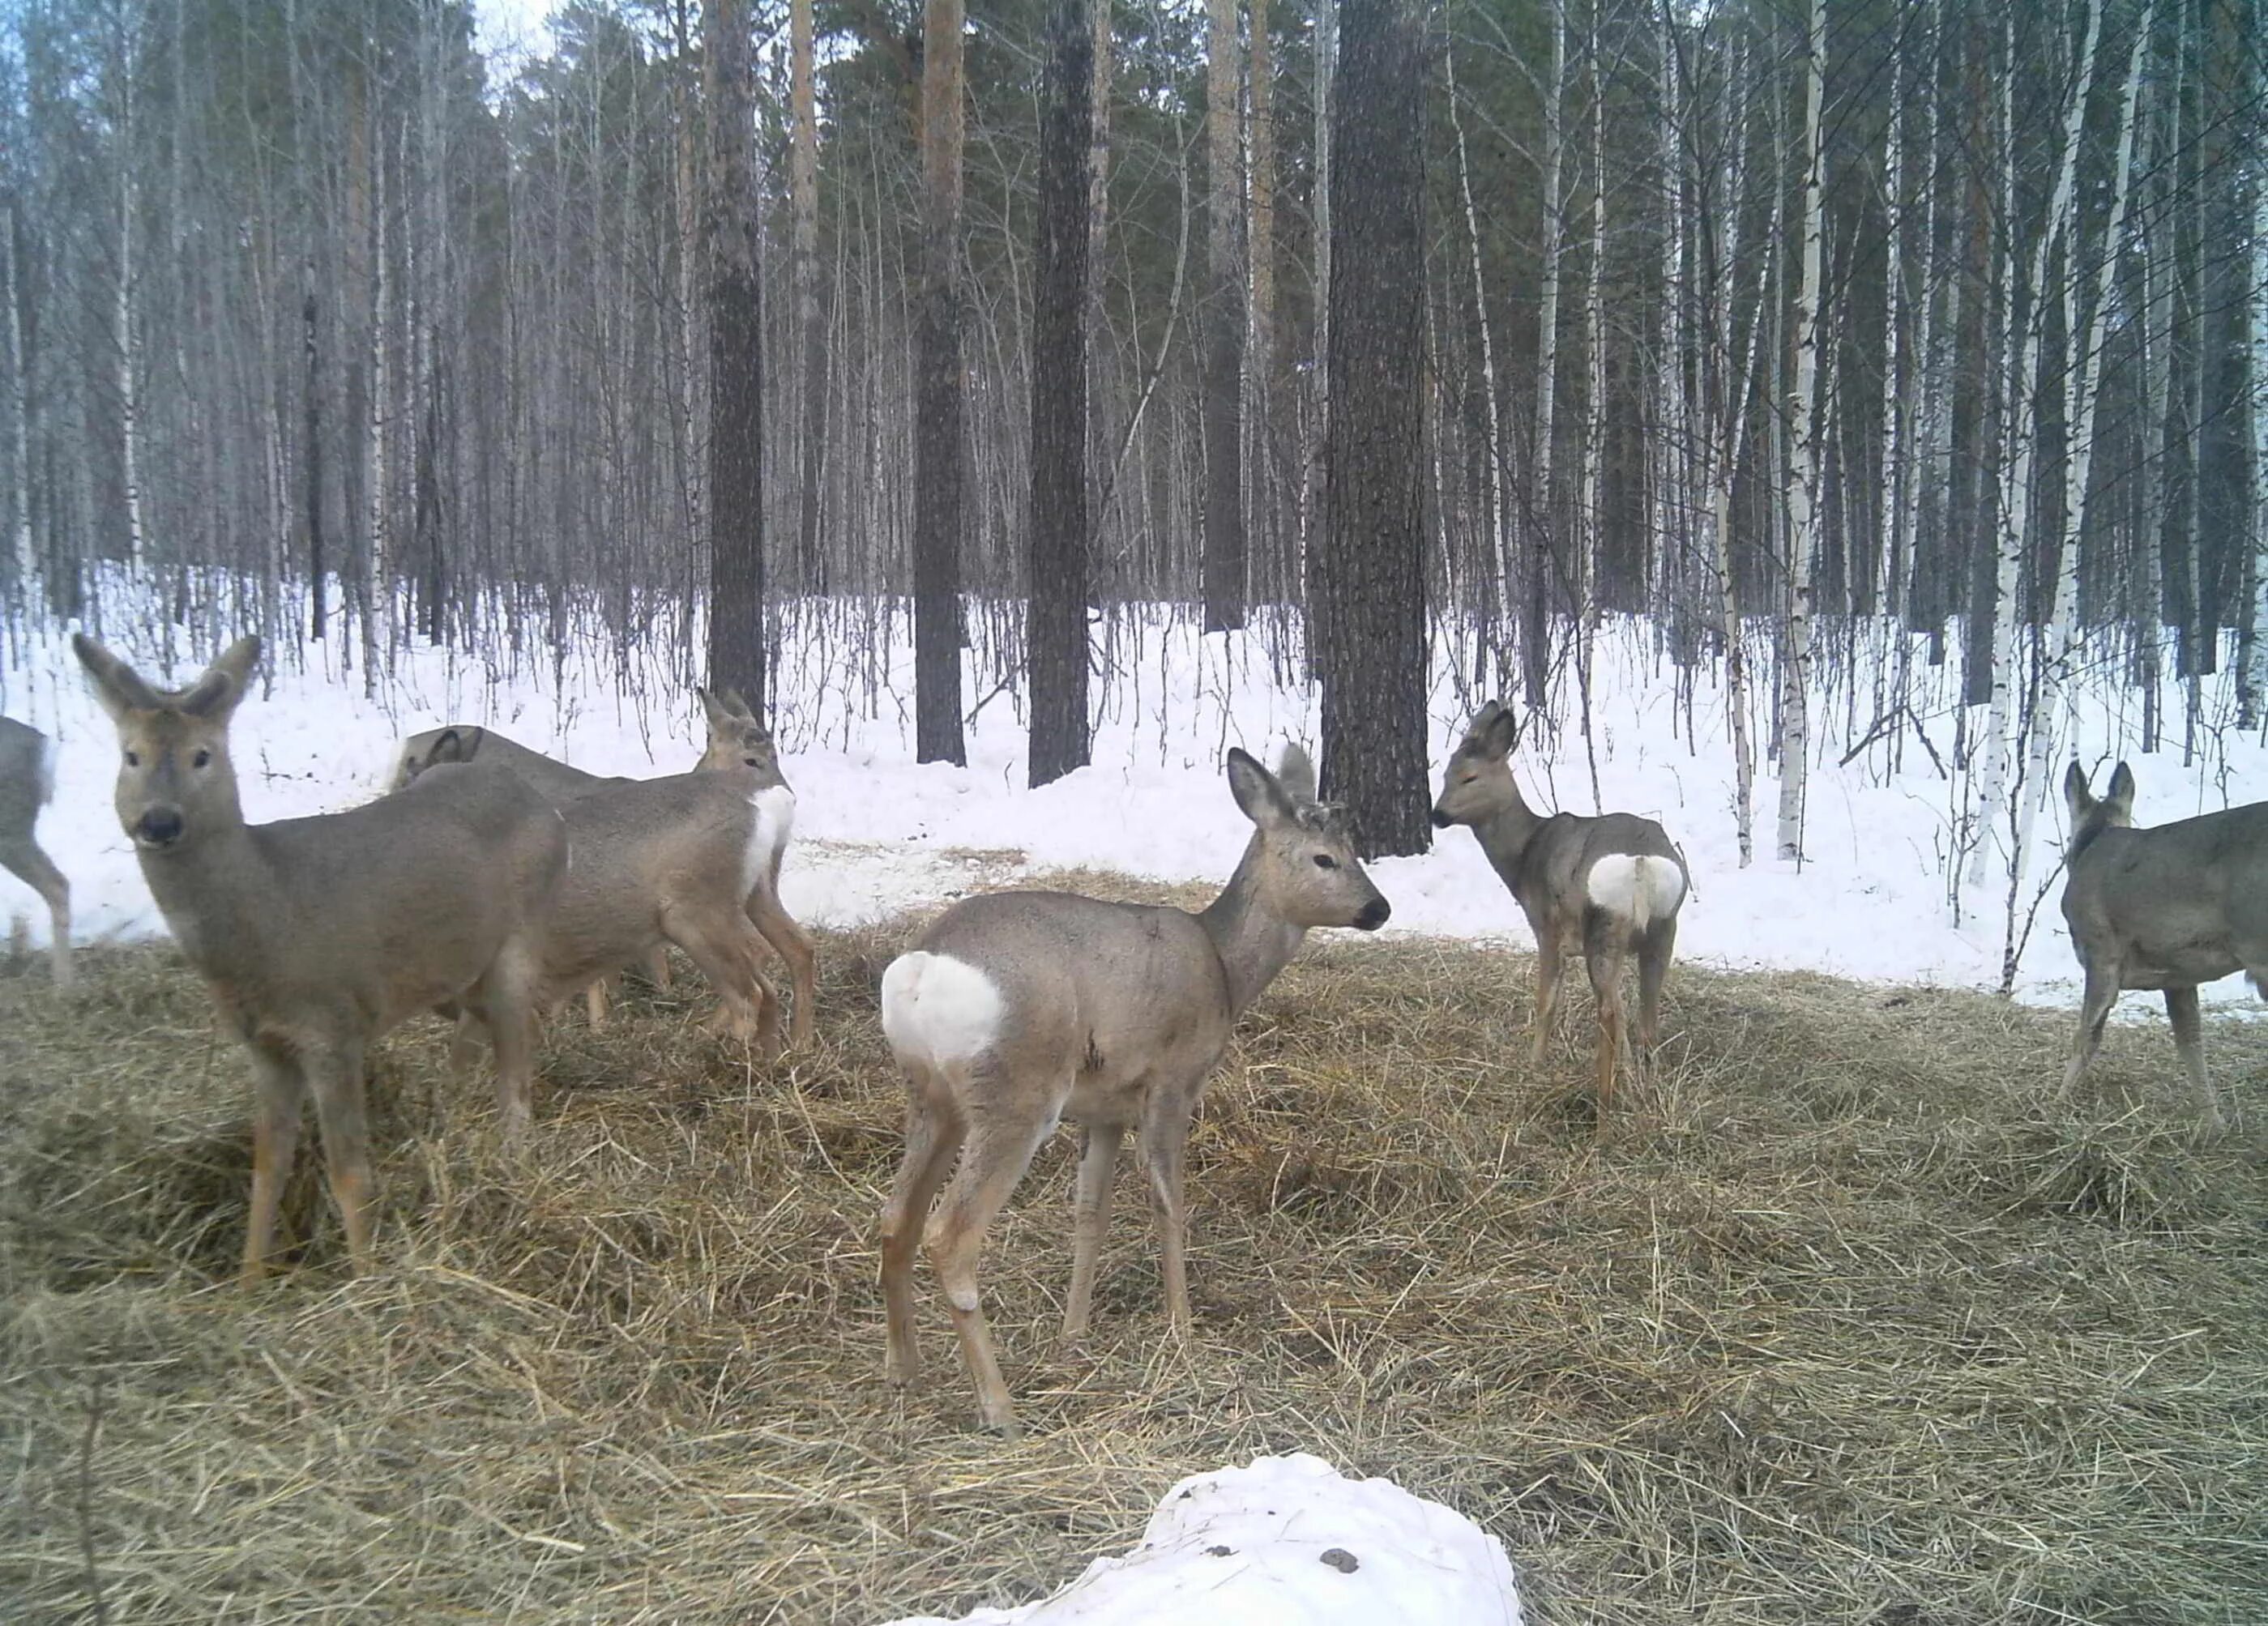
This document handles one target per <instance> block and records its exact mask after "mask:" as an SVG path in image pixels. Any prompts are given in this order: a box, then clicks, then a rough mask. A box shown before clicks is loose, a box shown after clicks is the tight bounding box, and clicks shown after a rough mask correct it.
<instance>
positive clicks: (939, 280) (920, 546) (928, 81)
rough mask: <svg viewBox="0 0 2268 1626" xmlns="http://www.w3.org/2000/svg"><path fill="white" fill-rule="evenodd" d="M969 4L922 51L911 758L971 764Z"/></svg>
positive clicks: (931, 13) (934, 2) (949, 2)
mask: <svg viewBox="0 0 2268 1626" xmlns="http://www.w3.org/2000/svg"><path fill="white" fill-rule="evenodd" d="M961 19H962V11H961V0H927V8H926V11H925V13H924V26H923V35H922V39H923V48H922V96H921V108H922V130H921V146H922V179H923V193H924V196H923V233H922V287H921V296H920V308H919V311H918V313H917V318H916V325H915V335H914V352H915V363H914V372H915V378H914V402H915V414H914V754H915V758H916V760H917V761H924V762H937V761H946V762H953V763H956V764H958V763H963V762H966V761H968V754H967V747H966V746H965V745H964V743H963V741H962V737H961V538H962V532H963V530H964V528H965V526H966V525H967V520H966V519H965V503H966V498H965V496H964V487H965V485H966V473H965V465H964V463H963V454H962V446H961V418H962V413H963V389H962V383H961V267H960V256H961V132H962V129H963V124H964V114H963V110H962V107H961V94H962V90H961Z"/></svg>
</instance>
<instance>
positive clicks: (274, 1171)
mask: <svg viewBox="0 0 2268 1626" xmlns="http://www.w3.org/2000/svg"><path fill="white" fill-rule="evenodd" d="M252 1071H253V1088H254V1100H253V1117H252V1207H251V1210H250V1213H249V1215H248V1216H247V1221H246V1225H245V1231H244V1266H243V1269H242V1272H241V1274H240V1275H239V1278H238V1279H239V1281H240V1282H241V1283H242V1284H243V1285H244V1286H246V1287H254V1286H257V1285H258V1284H259V1283H260V1280H261V1277H264V1276H266V1275H267V1274H268V1251H269V1245H270V1244H271V1243H272V1242H273V1241H274V1240H275V1238H276V1210H277V1209H278V1208H280V1207H281V1206H282V1204H283V1202H284V1181H287V1180H289V1179H291V1162H292V1159H294V1158H296V1157H297V1156H298V1151H299V1112H300V1108H301V1107H302V1105H303V1104H304V1102H305V1100H306V1094H305V1090H304V1086H303V1085H302V1083H301V1080H300V1077H299V1070H298V1068H297V1067H296V1066H294V1065H293V1064H292V1063H291V1062H289V1061H287V1060H285V1059H284V1057H282V1056H277V1055H276V1054H274V1053H273V1052H271V1051H268V1050H263V1049H257V1048H255V1049H254V1051H253V1052H252Z"/></svg>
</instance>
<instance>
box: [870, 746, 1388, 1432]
mask: <svg viewBox="0 0 2268 1626" xmlns="http://www.w3.org/2000/svg"><path fill="white" fill-rule="evenodd" d="M1228 782H1229V786H1230V788H1231V790H1232V791H1233V792H1234V793H1235V797H1236V801H1237V806H1240V807H1241V808H1242V809H1243V810H1244V813H1245V816H1246V817H1248V818H1249V819H1250V820H1252V822H1253V825H1254V827H1255V828H1254V831H1253V835H1252V839H1251V841H1250V842H1249V843H1248V845H1247V846H1246V848H1245V850H1244V857H1243V860H1242V862H1241V863H1240V864H1239V865H1237V867H1236V872H1235V873H1234V874H1233V876H1232V877H1230V879H1229V882H1228V885H1227V886H1226V887H1225V888H1224V889H1223V890H1222V892H1221V894H1220V895H1219V897H1218V898H1216V899H1215V900H1214V901H1212V903H1211V906H1209V907H1208V908H1207V909H1205V910H1204V912H1203V913H1202V914H1197V915H1192V914H1189V912H1187V911H1186V910H1182V909H1169V908H1157V907H1152V906H1148V905H1142V904H1131V903H1107V902H1102V901H1098V900H1096V899H1094V898H1085V897H1079V896H1076V895H1074V894H1069V893H1061V892H1002V893H992V894H985V895H982V896H978V897H973V898H967V899H964V900H962V901H961V902H959V903H956V904H954V906H953V907H952V908H951V909H947V910H946V912H945V913H944V915H943V916H940V917H939V919H938V920H937V922H936V923H934V924H932V926H931V927H930V928H929V930H928V931H925V932H924V933H923V934H922V936H921V938H920V939H919V940H918V942H917V945H915V946H914V947H913V948H911V949H909V951H907V952H906V953H903V954H901V955H899V956H898V958H897V959H895V960H893V961H891V962H890V967H889V969H888V970H887V972H885V973H884V974H883V977H882V1031H883V1033H884V1034H885V1035H886V1036H887V1039H888V1041H889V1044H890V1049H891V1051H892V1053H893V1054H894V1055H895V1056H896V1058H897V1062H898V1065H899V1067H900V1068H901V1069H902V1071H903V1072H904V1074H905V1084H906V1151H905V1159H904V1161H903V1162H902V1164H901V1165H900V1166H899V1169H898V1176H897V1182H896V1184H895V1187H894V1188H893V1189H892V1191H891V1194H890V1198H889V1203H888V1205H887V1207H886V1208H885V1209H884V1210H883V1213H882V1271H881V1276H882V1295H883V1302H884V1305H885V1307H886V1311H887V1318H888V1325H889V1332H888V1339H889V1344H888V1365H887V1372H888V1376H889V1378H890V1380H891V1381H893V1382H895V1383H897V1384H900V1385H904V1384H909V1383H910V1382H912V1381H913V1380H914V1379H915V1377H916V1376H917V1372H918V1370H919V1365H920V1357H919V1351H918V1349H917V1343H916V1339H915V1335H914V1305H913V1265H914V1248H915V1245H916V1243H917V1241H919V1240H924V1238H925V1240H926V1241H927V1245H928V1252H929V1256H930V1262H931V1264H932V1267H933V1268H934V1269H936V1271H937V1274H938V1279H939V1282H940V1283H941V1284H943V1286H944V1288H945V1294H946V1302H947V1304H948V1306H950V1308H951V1311H952V1315H953V1324H954V1330H955V1332H957V1333H958V1334H959V1335H960V1340H961V1355H962V1357H964V1358H965V1359H966V1361H967V1363H968V1370H969V1373H970V1375H971V1376H972V1377H973V1378H974V1379H975V1380H976V1395H977V1408H978V1410H979V1413H980V1414H981V1416H982V1417H983V1422H984V1424H985V1425H986V1426H987V1427H989V1428H992V1429H997V1430H999V1431H1002V1432H1004V1433H1011V1434H1013V1432H1014V1431H1015V1427H1016V1421H1015V1411H1014V1408H1013V1405H1012V1404H1011V1402H1010V1401H1009V1397H1008V1388H1007V1385H1006V1384H1005V1383H1004V1382H1003V1381H1002V1380H1001V1377H1000V1364H999V1360H998V1357H997V1356H996V1355H995V1353H994V1351H993V1347H992V1336H991V1333H990V1329H989V1328H988V1327H987V1326H986V1324H985V1320H984V1313H983V1308H982V1306H981V1304H980V1302H979V1299H978V1295H977V1286H976V1263H977V1256H978V1254H979V1253H980V1252H981V1251H982V1249H983V1244H984V1233H985V1231H986V1229H987V1228H988V1227H989V1226H990V1225H991V1223H992V1220H993V1218H994V1217H995V1216H996V1215H998V1213H999V1211H1000V1209H1001V1206H1002V1205H1003V1204H1004V1203H1006V1201H1007V1200H1008V1195H1009V1193H1010V1192H1012V1191H1013V1190H1014V1189H1015V1188H1016V1185H1017V1182H1018V1181H1021V1180H1022V1179H1023V1177H1024V1171H1025V1170H1026V1169H1027V1167H1028V1166H1030V1164H1031V1160H1032V1154H1033V1153H1034V1152H1035V1151H1037V1150H1038V1148H1039V1144H1040V1143H1041V1142H1042V1140H1044V1139H1045V1138H1046V1137H1048V1135H1049V1133H1050V1132H1052V1131H1053V1129H1055V1127H1056V1124H1057V1122H1058V1121H1059V1120H1061V1119H1063V1118H1070V1119H1071V1120H1072V1121H1073V1122H1077V1123H1078V1124H1079V1125H1080V1126H1081V1128H1082V1129H1083V1131H1084V1144H1083V1147H1082V1150H1081V1151H1080V1155H1079V1179H1078V1189H1077V1196H1076V1199H1075V1218H1074V1225H1073V1234H1072V1252H1071V1292H1070V1296H1069V1299H1068V1300H1067V1301H1066V1303H1065V1305H1064V1321H1063V1331H1064V1337H1065V1338H1073V1337H1077V1336H1078V1335H1079V1334H1081V1333H1083V1332H1084V1331H1086V1323H1087V1314H1088V1307H1089V1305H1090V1304H1091V1302H1092V1299H1093V1294H1094V1273H1095V1262H1096V1259H1097V1256H1098V1255H1099V1254H1101V1247H1102V1239H1103V1234H1104V1232H1105V1231H1106V1230H1107V1228H1108V1223H1109V1213H1110V1188H1111V1178H1112V1175H1113V1174H1114V1173H1115V1171H1116V1166H1117V1158H1118V1146H1119V1141H1120V1138H1121V1137H1123V1135H1124V1133H1125V1132H1126V1130H1127V1129H1130V1128H1131V1129H1135V1130H1136V1131H1137V1133H1138V1136H1139V1144H1140V1148H1141V1151H1142V1154H1143V1158H1144V1160H1145V1162H1146V1164H1147V1165H1148V1168H1149V1174H1150V1191H1151V1198H1152V1209H1153V1211H1154V1213H1155V1215H1156V1220H1157V1229H1158V1243H1159V1248H1160V1254H1161V1256H1162V1276H1163V1278H1164V1284H1165V1299H1166V1313H1167V1317H1168V1318H1169V1319H1170V1321H1171V1322H1172V1324H1173V1326H1174V1327H1175V1328H1176V1329H1179V1328H1184V1327H1186V1326H1187V1325H1188V1323H1189V1283H1188V1278H1187V1275H1186V1273H1185V1270H1184V1268H1183V1264H1182V1245H1183V1233H1184V1231H1185V1229H1186V1217H1185V1210H1184V1209H1183V1206H1182V1155H1183V1151H1184V1147H1185V1144H1186V1143H1187V1141H1188V1138H1189V1118H1190V1115H1191V1114H1192V1113H1194V1112H1195V1111H1196V1109H1197V1099H1198V1097H1199V1095H1200V1094H1201V1093H1203V1091H1204V1085H1205V1081H1206V1079H1207V1078H1208V1077H1209V1076H1210V1075H1211V1072H1212V1070H1213V1068H1214V1067H1215V1066H1216V1065H1218V1064H1219V1061H1220V1057H1221V1053H1222V1052H1223V1051H1224V1050H1225V1049H1226V1048H1227V1046H1228V1040H1229V1035H1230V1033H1231V1031H1232V1030H1233V1028H1234V1026H1235V1024H1236V1019H1237V1018H1238V1017H1239V1016H1240V1015H1241V1014H1242V1013H1243V1012H1244V1011H1245V1009H1246V1007H1248V1005H1250V1004H1251V1003H1252V1002H1253V1000H1254V999H1256V998H1257V997H1259V995H1260V993H1261V990H1263V989H1265V988H1266V987H1267V986H1268V985H1269V983H1270V982H1273V981H1274V980H1275V978H1276V975H1277V973H1278V972H1279V971H1281V970H1282V969H1283V968H1284V967H1285V964H1286V963H1287V962H1289V960H1291V958H1292V955H1293V954H1294V953H1298V951H1299V947H1300V941H1301V939H1302V938H1305V937H1306V936H1307V931H1308V930H1309V929H1310V928H1311V927H1315V926H1353V927H1357V928H1359V929H1360V930H1362V931H1373V930H1375V929H1376V928H1377V927H1378V926H1379V925H1381V923H1384V921H1385V920H1386V918H1387V916H1388V912H1389V910H1388V904H1387V901H1386V900H1385V899H1384V898H1383V897H1381V895H1380V894H1379V892H1378V889H1377V887H1373V885H1372V884H1371V881H1370V878H1369V877H1368V876H1367V875H1366V874H1365V873H1364V872H1363V869H1362V865H1361V864H1360V862H1359V861H1358V859H1357V858H1356V857H1355V853H1354V850H1353V849H1352V847H1351V846H1350V845H1349V844H1348V841H1347V837H1346V835H1345V834H1344V831H1343V830H1342V829H1341V828H1339V825H1338V822H1337V819H1336V818H1335V817H1334V816H1333V814H1332V813H1330V812H1329V811H1328V810H1327V809H1325V808H1322V807H1320V806H1317V805H1316V804H1315V800H1314V794H1315V784H1314V769H1313V768H1311V767H1310V766H1309V765H1308V761H1307V755H1306V754H1305V753H1304V752H1301V751H1300V750H1299V749H1298V748H1297V747H1293V748H1292V749H1291V750H1288V751H1286V752H1285V755H1284V761H1283V764H1282V766H1281V768H1280V769H1278V773H1276V774H1270V772H1269V771H1268V770H1267V769H1265V768H1263V767H1262V766H1261V765H1260V763H1258V762H1257V761H1254V760H1253V759H1252V758H1251V757H1249V756H1248V755H1246V754H1244V753H1243V752H1242V751H1231V752H1230V753H1229V754H1228ZM956 1156H958V1157H959V1159H960V1165H959V1167H958V1169H957V1170H956V1169H955V1167H954V1158H955V1157H956ZM948 1173H950V1174H952V1175H953V1183H952V1185H951V1186H950V1187H948V1188H946V1191H945V1195H944V1197H943V1200H942V1201H941V1202H939V1203H938V1207H937V1211H936V1213H935V1214H934V1215H932V1214H931V1212H930V1204H931V1201H932V1198H934V1197H935V1196H937V1193H938V1189H939V1187H940V1186H942V1185H944V1183H945V1180H946V1174H948ZM924 1221H926V1224H925V1225H924Z"/></svg>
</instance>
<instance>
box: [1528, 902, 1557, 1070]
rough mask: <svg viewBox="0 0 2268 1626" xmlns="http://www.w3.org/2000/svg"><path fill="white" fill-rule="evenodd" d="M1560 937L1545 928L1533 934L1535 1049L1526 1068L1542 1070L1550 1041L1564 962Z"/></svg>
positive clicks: (1555, 932) (1547, 926)
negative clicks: (1546, 1047) (1545, 1049)
mask: <svg viewBox="0 0 2268 1626" xmlns="http://www.w3.org/2000/svg"><path fill="white" fill-rule="evenodd" d="M1561 950H1562V945H1561V943H1560V941H1559V934H1558V933H1557V931H1553V930H1552V929H1551V928H1550V926H1549V925H1548V924H1547V925H1546V926H1545V927H1544V928H1543V930H1541V931H1537V932H1536V934H1535V1050H1534V1052H1533V1054H1532V1055H1531V1056H1530V1057H1529V1064H1530V1065H1531V1066H1532V1067H1533V1068H1534V1069H1535V1071H1542V1070H1543V1050H1544V1047H1545V1046H1546V1045H1547V1044H1549V1043H1550V1041H1551V1019H1552V1016H1553V1015H1554V1014H1555V1012H1557V1009H1558V1005H1559V976H1560V972H1561V970H1562V968H1563V965H1564V959H1563V955H1562V952H1561Z"/></svg>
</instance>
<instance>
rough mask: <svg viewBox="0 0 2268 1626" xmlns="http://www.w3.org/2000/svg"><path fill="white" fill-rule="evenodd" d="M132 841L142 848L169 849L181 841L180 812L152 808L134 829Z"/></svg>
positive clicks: (173, 808) (163, 808) (174, 809)
mask: <svg viewBox="0 0 2268 1626" xmlns="http://www.w3.org/2000/svg"><path fill="white" fill-rule="evenodd" d="M134 839H135V840H136V841H138V842H141V843H142V844H143V845H144V847H170V846H172V845H173V843H174V842H177V841H179V840H180V839H181V810H180V808H178V807H152V808H151V809H150V810H149V811H148V812H147V813H144V814H143V815H142V820H141V822H140V823H139V824H136V826H135V827H134Z"/></svg>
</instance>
